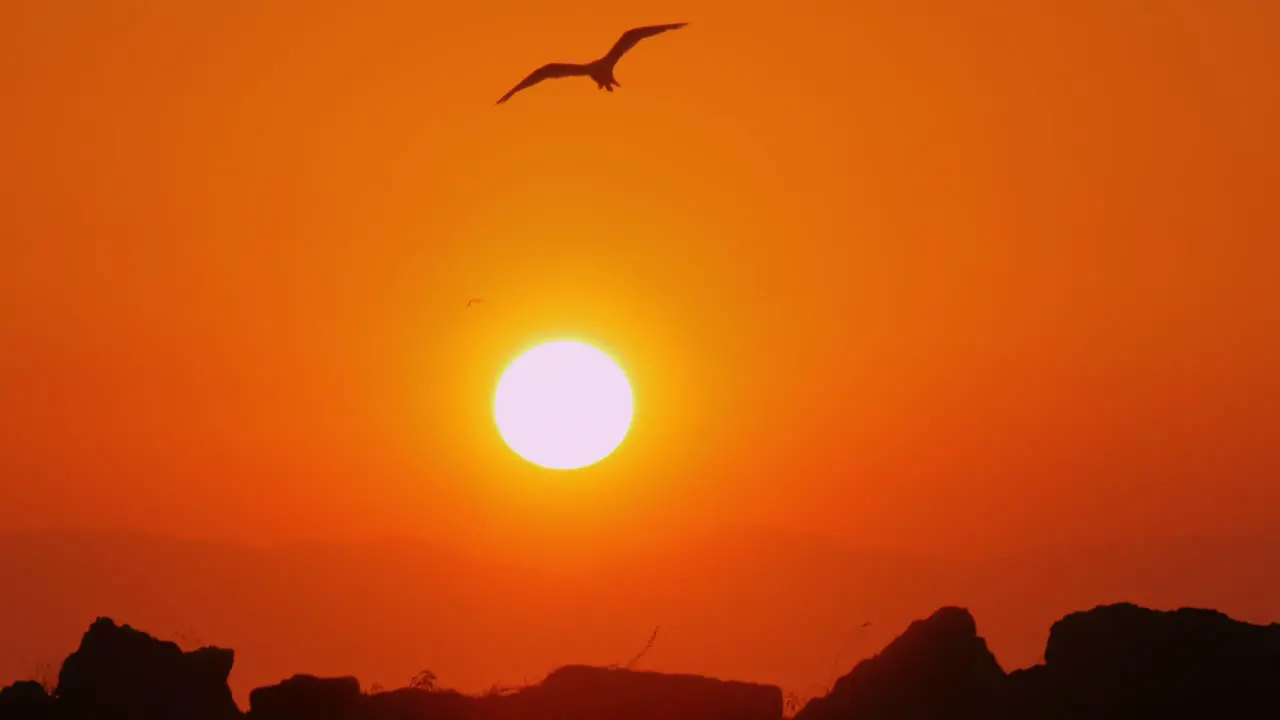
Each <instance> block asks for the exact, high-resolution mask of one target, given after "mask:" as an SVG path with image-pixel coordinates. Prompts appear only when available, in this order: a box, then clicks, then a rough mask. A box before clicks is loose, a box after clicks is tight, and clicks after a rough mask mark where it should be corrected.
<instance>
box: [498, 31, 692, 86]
mask: <svg viewBox="0 0 1280 720" xmlns="http://www.w3.org/2000/svg"><path fill="white" fill-rule="evenodd" d="M688 24H689V23H670V24H667V25H647V26H645V27H638V28H632V29H631V30H628V31H626V32H624V33H622V37H620V38H618V42H616V43H614V44H613V48H612V49H611V50H609V52H608V53H606V54H605V56H604V57H602V58H600V59H598V60H592V61H591V62H589V63H587V64H585V65H580V64H576V63H549V64H547V65H543V66H542V67H540V68H538V69H537V70H534V71H533V72H531V73H529V77H527V78H525V79H524V80H521V81H520V84H519V85H516V86H515V87H513V88H511V89H510V90H508V91H507V94H506V95H503V96H502V98H501V99H500V100H498V102H497V104H498V105H501V104H502V103H504V102H506V101H508V100H510V99H511V96H512V95H515V94H516V93H518V92H520V91H521V90H523V89H525V88H527V87H532V86H534V85H537V84H538V83H540V82H542V81H543V80H548V79H551V78H563V77H578V76H581V77H589V78H591V79H592V80H595V81H596V89H597V90H608V91H609V92H613V88H614V87H622V83H620V82H618V79H617V78H616V77H614V76H613V67H614V66H615V65H617V64H618V60H620V59H622V56H623V54H624V53H626V52H627V51H628V50H630V49H631V48H633V47H635V44H636V43H638V42H640V41H641V40H643V39H645V38H647V37H651V36H653V35H657V34H658V33H664V32H666V31H668V30H676V29H678V28H682V27H684V26H685V25H688Z"/></svg>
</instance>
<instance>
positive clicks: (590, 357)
mask: <svg viewBox="0 0 1280 720" xmlns="http://www.w3.org/2000/svg"><path fill="white" fill-rule="evenodd" d="M633 410H634V406H633V399H632V395H631V385H630V383H629V382H628V381H627V376H626V374H625V373H623V372H622V368H620V367H618V365H617V363H615V362H614V361H613V359H612V358H610V357H609V356H608V355H606V354H605V353H603V352H601V351H600V350H597V349H596V348H594V347H592V346H590V345H587V344H585V343H581V342H575V341H570V340H563V341H556V342H549V343H546V344H543V345H539V346H537V347H535V348H533V349H532V350H529V351H528V352H526V353H524V354H523V355H521V356H520V357H518V358H516V360H515V361H514V362H512V363H511V365H510V367H508V368H507V370H506V372H505V373H503V375H502V379H501V380H499V381H498V389H497V392H496V393H495V395H494V402H493V411H494V419H495V420H496V421H497V424H498V432H499V434H501V435H502V439H503V440H504V441H505V442H506V443H507V445H508V446H509V447H510V448H511V449H512V450H513V451H514V452H515V453H516V454H517V455H519V456H520V457H522V458H524V459H525V460H528V461H529V462H531V463H534V464H535V465H541V466H542V467H545V468H550V469H553V470H573V469H576V468H582V467H586V466H588V465H593V464H595V463H597V462H600V461H601V460H603V459H604V458H606V457H608V456H609V454H610V453H612V452H613V451H614V450H615V449H616V448H617V447H618V446H619V445H621V444H622V441H623V439H624V438H626V436H627V432H628V431H629V430H630V429H631V416H632V413H633Z"/></svg>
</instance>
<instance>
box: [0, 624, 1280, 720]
mask: <svg viewBox="0 0 1280 720" xmlns="http://www.w3.org/2000/svg"><path fill="white" fill-rule="evenodd" d="M233 661H234V654H233V653H232V651H231V650H225V649H220V648H212V647H206V648H201V649H199V650H195V651H193V652H183V651H182V650H181V649H180V648H178V646H177V645H175V644H174V643H170V642H164V641H161V640H157V639H155V638H153V637H151V636H150V635H147V634H146V633H144V632H141V631H139V630H135V629H133V628H131V627H129V626H128V625H123V626H121V625H116V624H115V623H114V622H113V621H112V620H110V619H107V618H99V619H98V620H96V621H95V622H94V623H93V624H92V625H91V626H90V627H89V630H88V631H87V632H86V633H85V634H84V637H83V639H82V640H81V643H80V647H79V649H77V650H76V651H75V652H74V653H72V654H71V655H70V656H68V657H67V659H66V661H65V662H64V663H63V666H62V671H61V673H60V675H59V678H58V688H57V690H56V691H55V692H54V693H53V695H52V696H50V695H49V694H47V693H46V691H45V688H44V687H42V686H41V685H40V684H38V683H35V682H31V681H23V682H18V683H15V684H13V685H10V686H9V687H6V688H4V689H3V690H0V720H90V719H93V720H114V719H115V718H129V719H130V720H168V719H170V718H172V719H174V720H223V719H226V720H231V719H232V718H235V719H237V720H239V719H241V718H246V717H247V718H251V719H253V720H544V719H545V720H552V719H555V720H588V718H591V719H593V720H594V719H595V718H611V719H614V720H650V719H651V718H652V719H653V720H658V719H659V718H661V719H663V720H679V719H681V718H698V719H699V720H705V719H710V720H780V718H781V717H782V714H783V702H782V693H781V690H780V689H779V688H777V687H773V686H769V685H760V684H754V683H743V682H733V681H723V680H716V679H712V678H706V677H701V676H696V675H678V674H668V673H658V672H644V671H633V670H627V669H619V668H599V667H587V666H578V665H571V666H567V667H562V668H560V669H559V670H556V671H554V672H552V673H551V674H550V675H548V676H547V677H546V678H545V679H543V681H542V682H541V683H538V684H536V685H532V686H529V687H526V688H521V689H518V690H515V691H511V692H495V693H489V694H485V695H482V696H479V697H476V696H469V695H463V694H461V693H458V692H455V691H451V690H434V689H422V688H401V689H398V690H391V691H386V692H377V693H366V692H362V691H361V689H360V684H359V681H358V680H357V679H356V678H353V677H338V678H319V677H315V676H311V675H295V676H293V677H291V678H288V679H286V680H284V681H282V682H280V683H278V684H275V685H270V686H267V687H260V688H257V689H256V690H254V691H253V692H252V693H251V694H250V708H249V710H248V712H247V713H243V714H242V713H241V712H240V710H239V708H237V707H236V705H235V702H234V701H233V700H232V696H231V690H230V688H229V687H228V685H227V677H228V676H229V674H230V672H231V667H232V663H233ZM1278 690H1280V625H1277V624H1275V623H1273V624H1271V625H1265V626H1264V625H1254V624H1250V623H1245V622H1240V621H1237V620H1234V619H1232V618H1230V617H1228V616H1226V615H1224V614H1222V613H1219V612H1215V611H1212V610H1199V609H1181V610H1175V611H1157V610H1149V609H1146V608H1142V607H1139V606H1136V605H1132V604H1123V603H1122V604H1116V605H1106V606H1099V607H1096V608H1094V609H1092V610H1088V611H1084V612H1076V613H1072V614H1070V615H1067V616H1066V617H1064V618H1062V619H1061V620H1059V621H1058V622H1056V623H1054V625H1053V628H1052V630H1051V632H1050V636H1049V642H1048V645H1047V648H1046V651H1045V662H1044V663H1043V664H1041V665H1037V666H1035V667H1032V668H1028V669H1026V670H1017V671H1014V672H1012V673H1005V672H1004V671H1003V670H1002V669H1001V667H1000V665H999V663H998V662H997V661H996V659H995V657H994V656H993V655H992V654H991V652H990V651H989V650H988V649H987V645H986V642H985V641H984V640H983V638H982V637H981V636H980V635H978V631H977V624H976V623H975V622H974V619H973V617H972V615H971V614H970V613H969V611H968V610H965V609H963V608H958V607H944V608H942V609H940V610H938V611H937V612H935V613H934V614H933V615H931V616H930V617H928V618H926V619H923V620H918V621H916V622H913V623H911V625H910V626H909V627H908V628H907V629H906V631H905V632H903V634H902V635H900V636H899V637H898V638H897V639H895V640H894V641H893V642H891V643H889V645H887V646H886V647H885V648H884V649H883V650H881V652H880V653H878V654H877V655H875V656H874V657H871V658H868V659H866V660H863V661H862V662H860V663H858V664H857V666H855V667H854V668H853V670H852V671H850V672H849V673H848V674H847V675H845V676H843V677H841V678H840V679H839V680H838V681H837V682H836V683H835V685H834V687H832V689H831V692H830V693H828V694H827V695H826V696H824V697H820V698H815V699H814V700H812V701H811V702H809V703H808V705H806V706H805V707H804V708H803V709H802V710H801V711H800V713H799V714H798V715H797V720H932V719H937V720H947V719H955V720H969V719H973V720H977V719H979V718H990V719H993V720H1024V719H1025V720H1086V719H1088V720H1112V719H1114V720H1122V719H1123V720H1146V719H1148V718H1150V719H1152V720H1154V719H1155V718H1161V719H1164V718H1170V717H1203V718H1233V719H1248V718H1275V717H1280V692H1278Z"/></svg>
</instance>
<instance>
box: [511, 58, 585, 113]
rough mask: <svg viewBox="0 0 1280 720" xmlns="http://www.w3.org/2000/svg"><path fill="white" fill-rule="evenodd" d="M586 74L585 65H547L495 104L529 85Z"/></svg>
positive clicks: (530, 74) (532, 73) (534, 72)
mask: <svg viewBox="0 0 1280 720" xmlns="http://www.w3.org/2000/svg"><path fill="white" fill-rule="evenodd" d="M586 74H588V73H587V67H586V66H585V65H575V64H572V63H548V64H546V65H543V66H542V67H540V68H538V69H537V70H534V71H533V72H531V73H529V77H527V78H525V79H523V80H521V81H520V84H519V85H516V86H515V87H513V88H511V89H510V90H508V91H507V94H506V95H503V96H502V99H500V100H498V103H497V104H499V105H501V104H502V103H504V102H506V101H508V100H510V99H511V96H512V95H515V94H516V93H518V92H520V91H521V90H523V89H525V88H527V87H529V86H531V85H537V84H538V83H540V82H542V81H543V80H548V79H551V78H562V77H572V76H574V75H586Z"/></svg>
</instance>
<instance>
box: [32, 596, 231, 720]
mask: <svg viewBox="0 0 1280 720" xmlns="http://www.w3.org/2000/svg"><path fill="white" fill-rule="evenodd" d="M234 662H235V653H234V652H232V651H231V650H226V649H222V648H214V647H206V648H201V649H199V650H195V651H192V652H183V651H182V649H181V648H179V647H178V646H177V644H175V643H171V642H165V641H162V640H157V639H156V638H153V637H151V636H150V635H148V634H146V633H144V632H142V631H140V630H135V629H133V628H131V627H129V626H128V625H116V624H115V623H114V622H112V621H111V620H110V619H109V618H98V619H97V620H96V621H95V622H94V623H93V624H92V625H91V626H90V627H89V630H88V631H87V632H86V633H85V634H84V637H83V638H81V640H80V647H79V649H77V650H76V651H75V652H74V653H72V654H71V655H69V656H68V657H67V659H66V661H65V662H63V664H62V671H61V672H60V673H59V674H58V691H57V700H56V704H57V708H58V717H59V718H64V719H65V720H80V719H81V718H84V719H85V720H88V719H90V718H92V719H93V720H112V719H114V718H128V719H129V720H170V719H171V718H183V719H184V720H231V719H233V718H239V717H240V710H239V708H238V707H236V704H235V700H234V699H232V696H231V688H230V687H229V686H228V685H227V677H228V676H229V675H230V674H231V666H232V664H233V663H234Z"/></svg>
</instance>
